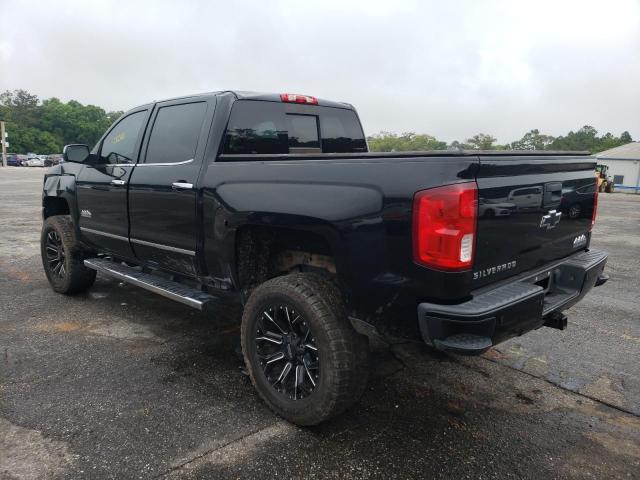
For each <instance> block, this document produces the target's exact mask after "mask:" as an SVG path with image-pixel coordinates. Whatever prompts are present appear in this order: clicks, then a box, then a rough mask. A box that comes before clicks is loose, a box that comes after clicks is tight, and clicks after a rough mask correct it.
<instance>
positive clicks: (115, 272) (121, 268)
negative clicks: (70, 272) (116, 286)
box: [84, 258, 218, 310]
mask: <svg viewBox="0 0 640 480" xmlns="http://www.w3.org/2000/svg"><path fill="white" fill-rule="evenodd" d="M84 266H85V267H87V268H91V269H92V270H95V271H97V272H99V273H102V274H104V275H107V276H109V277H112V278H116V279H118V280H120V281H122V282H125V283H130V284H131V285H135V286H137V287H140V288H144V289H145V290H149V291H150V292H154V293H157V294H159V295H162V296H163V297H166V298H170V299H171V300H175V301H176V302H180V303H184V304H185V305H188V306H190V307H193V308H195V309H197V310H206V309H208V308H209V307H210V306H212V305H213V304H214V303H217V302H218V298H217V297H214V296H213V295H210V294H208V293H206V292H202V291H200V290H198V289H195V288H191V287H187V286H186V285H182V284H181V283H178V282H173V281H171V280H167V279H165V278H162V277H158V276H157V275H153V274H150V273H144V272H141V271H139V270H136V269H135V268H132V267H128V266H126V265H123V264H121V263H116V262H112V261H111V260H106V259H104V258H89V259H87V260H85V261H84Z"/></svg>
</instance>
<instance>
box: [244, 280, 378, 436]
mask: <svg viewBox="0 0 640 480" xmlns="http://www.w3.org/2000/svg"><path fill="white" fill-rule="evenodd" d="M242 351H243V353H244V359H245V363H246V366H247V369H248V370H249V374H250V376H251V381H252V382H253V384H254V386H255V388H256V390H257V391H258V393H259V394H260V396H261V397H262V398H263V399H264V401H265V402H266V403H267V405H269V407H270V408H271V409H272V410H273V411H274V412H276V413H277V414H278V415H280V416H282V417H283V418H285V419H287V420H289V421H291V422H293V423H296V424H298V425H316V424H318V423H321V422H323V421H325V420H327V419H329V418H331V417H333V416H335V415H337V414H339V413H341V412H343V411H344V410H346V409H347V408H349V407H350V406H351V405H353V404H354V403H355V402H357V401H358V399H359V398H360V396H361V395H362V392H363V391H364V388H365V386H366V383H367V377H368V353H369V348H368V343H367V339H366V337H363V336H362V335H359V334H358V333H356V331H355V330H354V329H353V327H352V326H351V324H350V323H349V321H348V319H347V316H346V313H345V309H344V305H343V303H342V300H341V295H340V292H339V291H338V289H337V288H336V287H335V286H334V285H333V284H332V283H330V282H328V281H326V280H324V279H323V278H321V277H319V276H317V275H313V274H293V275H287V276H283V277H278V278H274V279H272V280H269V281H267V282H265V283H263V284H262V285H260V286H259V287H258V288H256V289H255V290H254V291H253V293H252V294H251V297H250V298H249V301H248V302H247V304H246V306H245V309H244V313H243V316H242Z"/></svg>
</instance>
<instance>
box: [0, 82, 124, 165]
mask: <svg viewBox="0 0 640 480" xmlns="http://www.w3.org/2000/svg"><path fill="white" fill-rule="evenodd" d="M120 115H122V112H107V111H105V110H104V109H103V108H100V107H97V106H95V105H82V104H81V103H80V102H77V101H75V100H70V101H68V102H66V103H65V102H62V101H61V100H59V99H58V98H55V97H54V98H49V99H46V100H42V101H40V99H39V98H38V96H37V95H32V94H31V93H29V92H27V91H26V90H14V91H12V92H11V91H8V90H7V91H6V92H4V93H0V120H4V121H5V122H6V125H5V126H6V130H7V132H8V134H9V138H7V141H8V142H9V148H8V151H10V152H15V153H28V152H34V153H42V154H50V153H60V152H62V147H63V146H64V145H66V144H69V143H86V144H87V145H93V144H95V143H96V142H97V141H98V139H99V138H100V137H101V136H102V134H103V133H104V131H105V130H106V129H107V128H108V127H109V125H111V124H112V123H113V122H114V120H116V119H117V118H118V117H119V116H120Z"/></svg>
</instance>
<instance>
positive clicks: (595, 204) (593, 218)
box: [591, 172, 600, 228]
mask: <svg viewBox="0 0 640 480" xmlns="http://www.w3.org/2000/svg"><path fill="white" fill-rule="evenodd" d="M599 175H600V174H599V173H597V172H596V191H595V193H594V194H593V213H591V228H593V227H594V225H595V224H596V215H597V214H598V190H599V189H598V177H599Z"/></svg>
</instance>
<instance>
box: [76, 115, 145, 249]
mask: <svg viewBox="0 0 640 480" xmlns="http://www.w3.org/2000/svg"><path fill="white" fill-rule="evenodd" d="M149 111H150V110H149V109H148V108H141V109H137V110H134V111H132V112H130V113H129V114H127V116H125V117H123V118H122V119H120V120H119V121H118V122H117V123H115V124H114V125H113V126H112V127H111V129H110V130H109V131H108V132H107V134H106V135H105V137H104V138H103V139H102V141H101V142H100V143H99V144H98V145H97V146H96V148H95V149H94V152H92V157H93V159H94V161H93V162H91V163H86V164H85V166H84V167H83V169H82V170H81V171H80V173H79V174H78V175H77V177H76V188H77V199H78V209H79V210H80V217H79V226H80V233H81V235H82V237H83V239H84V240H85V241H86V242H87V243H90V244H93V245H95V246H96V247H97V248H98V249H99V250H100V251H106V252H109V253H112V254H114V255H116V256H119V257H123V258H133V256H134V255H133V251H132V249H131V246H130V244H129V219H128V215H127V184H128V182H129V178H130V176H131V171H132V169H133V167H134V165H135V163H136V162H137V160H138V153H139V151H140V143H141V141H142V135H143V132H144V127H145V125H146V124H147V120H148V118H149Z"/></svg>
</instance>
